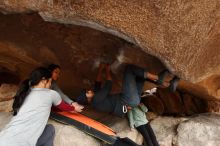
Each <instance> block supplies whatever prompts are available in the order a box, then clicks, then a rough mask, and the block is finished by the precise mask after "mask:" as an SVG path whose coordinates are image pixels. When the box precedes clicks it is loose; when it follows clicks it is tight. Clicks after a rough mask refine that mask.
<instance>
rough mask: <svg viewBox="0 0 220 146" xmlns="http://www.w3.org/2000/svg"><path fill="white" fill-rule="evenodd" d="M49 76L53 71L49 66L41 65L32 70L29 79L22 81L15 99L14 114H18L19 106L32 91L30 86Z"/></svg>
mask: <svg viewBox="0 0 220 146" xmlns="http://www.w3.org/2000/svg"><path fill="white" fill-rule="evenodd" d="M49 78H51V73H50V71H49V70H48V69H47V68H44V67H39V68H36V69H35V70H33V71H32V72H31V74H30V76H29V79H26V80H24V81H23V82H22V83H21V85H20V87H19V89H18V91H17V93H16V95H15V97H14V99H15V100H14V103H13V106H12V108H13V112H14V113H13V115H17V112H18V110H19V108H20V107H21V105H22V104H23V103H24V100H25V98H26V97H27V96H28V94H29V93H30V87H31V86H34V85H37V84H38V83H39V82H40V81H41V80H44V79H46V80H47V79H49Z"/></svg>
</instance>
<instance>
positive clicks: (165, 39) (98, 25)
mask: <svg viewBox="0 0 220 146" xmlns="http://www.w3.org/2000/svg"><path fill="white" fill-rule="evenodd" d="M219 6H220V4H219V1H218V0H211V1H210V0H203V1H178V0H168V1H158V0H147V1H144V0H141V1H138V2H137V1H134V0H131V1H126V0H120V1H107V0H102V1H95V0H91V1H85V0H79V1H71V0H66V1H59V0H48V1H44V0H39V1H35V0H22V1H11V0H3V1H1V2H0V9H1V11H2V12H3V13H11V12H31V11H35V12H38V13H39V14H40V15H41V16H42V17H43V18H44V19H45V20H47V21H53V22H60V23H66V24H77V25H85V26H89V27H92V28H95V29H99V30H102V31H107V32H110V33H112V34H114V35H117V36H120V37H122V38H124V39H126V40H128V41H131V42H133V43H135V44H138V45H139V46H141V47H142V48H143V50H144V51H145V52H148V53H150V54H153V55H155V56H157V57H158V58H159V59H160V60H161V61H163V62H164V63H165V65H166V66H167V67H168V68H169V69H171V70H172V71H173V72H175V73H177V74H178V75H179V76H181V77H182V78H184V79H187V80H190V81H192V82H197V81H200V80H202V79H204V78H206V77H208V76H210V75H213V74H218V73H219V70H220V67H219V62H220V57H219V54H220V49H219V41H218V40H219V25H220V23H219V22H220V21H219V16H220V10H219ZM204 68H205V69H204Z"/></svg>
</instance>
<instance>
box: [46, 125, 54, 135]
mask: <svg viewBox="0 0 220 146" xmlns="http://www.w3.org/2000/svg"><path fill="white" fill-rule="evenodd" d="M47 129H48V131H49V132H50V134H51V135H52V136H53V135H55V127H54V126H53V125H52V124H48V125H47Z"/></svg>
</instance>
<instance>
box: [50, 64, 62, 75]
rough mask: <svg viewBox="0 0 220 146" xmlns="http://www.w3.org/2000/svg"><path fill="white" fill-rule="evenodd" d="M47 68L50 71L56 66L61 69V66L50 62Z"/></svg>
mask: <svg viewBox="0 0 220 146" xmlns="http://www.w3.org/2000/svg"><path fill="white" fill-rule="evenodd" d="M47 68H48V70H49V71H50V72H51V73H52V72H53V71H54V70H55V69H57V68H59V69H61V67H60V66H59V65H57V64H50V65H49V66H48V67H47Z"/></svg>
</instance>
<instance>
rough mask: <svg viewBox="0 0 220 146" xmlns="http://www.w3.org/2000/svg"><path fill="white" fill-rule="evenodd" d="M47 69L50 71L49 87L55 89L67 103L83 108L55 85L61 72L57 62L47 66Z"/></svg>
mask: <svg viewBox="0 0 220 146" xmlns="http://www.w3.org/2000/svg"><path fill="white" fill-rule="evenodd" d="M48 70H49V71H50V73H51V78H52V82H51V89H52V90H55V91H57V92H58V93H59V94H60V97H61V98H62V99H63V100H64V101H65V102H66V103H67V104H69V105H72V106H74V107H75V108H76V109H78V110H80V109H83V108H84V106H82V105H80V104H78V103H77V102H75V101H73V100H72V99H71V98H69V97H68V96H67V95H66V94H64V93H63V91H62V90H61V89H60V88H59V86H58V85H57V80H58V79H59V77H60V73H61V67H60V66H59V65H57V64H50V65H49V66H48ZM53 109H54V110H57V109H56V108H53Z"/></svg>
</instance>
